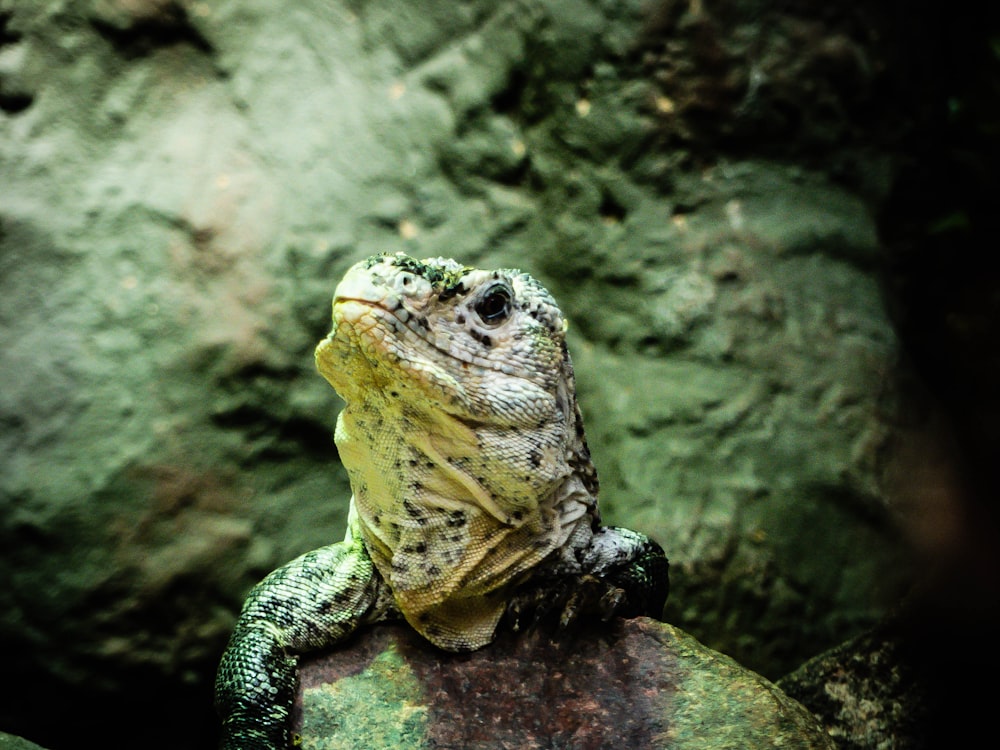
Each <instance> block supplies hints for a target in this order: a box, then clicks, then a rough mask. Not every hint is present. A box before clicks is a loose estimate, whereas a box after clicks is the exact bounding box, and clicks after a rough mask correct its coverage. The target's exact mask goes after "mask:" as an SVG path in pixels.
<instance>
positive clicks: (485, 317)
mask: <svg viewBox="0 0 1000 750" xmlns="http://www.w3.org/2000/svg"><path fill="white" fill-rule="evenodd" d="M510 296H511V295H510V289H508V288H507V287H506V286H505V285H504V284H496V285H494V286H492V287H490V288H489V289H488V290H486V294H484V295H483V296H482V298H480V300H479V301H478V302H477V303H476V313H477V314H478V315H479V317H480V318H481V319H482V321H483V322H484V323H488V324H490V325H497V324H499V323H502V322H503V321H505V320H506V319H507V317H508V316H509V315H510Z"/></svg>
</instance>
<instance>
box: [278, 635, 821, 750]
mask: <svg viewBox="0 0 1000 750" xmlns="http://www.w3.org/2000/svg"><path fill="white" fill-rule="evenodd" d="M301 674H302V678H301V684H300V687H299V695H298V701H297V704H296V712H297V718H296V722H297V730H298V731H300V732H301V734H302V737H303V743H302V747H303V749H304V750H312V749H318V748H324V749H325V750H333V749H334V748H345V749H346V748H357V747H371V748H389V747H406V748H414V749H417V748H442V747H452V748H470V749H481V750H486V749H487V748H490V749H492V748H498V747H521V748H532V747H572V748H592V749H594V750H597V749H598V748H616V749H617V748H622V747H635V748H650V749H653V748H663V749H666V748H670V749H671V750H682V749H687V748H690V749H691V750H695V749H697V750H701V749H702V748H707V747H711V748H715V749H716V750H721V749H724V748H733V749H734V750H735V748H740V749H741V750H753V749H754V748H772V747H783V748H817V749H818V748H832V747H833V744H832V742H831V740H830V738H829V737H828V736H827V735H826V734H825V733H824V732H823V731H822V730H821V729H820V728H819V726H818V725H817V723H816V721H815V720H814V719H813V717H812V716H811V715H810V714H809V713H808V712H807V711H806V710H805V709H804V708H803V707H802V706H800V705H799V704H797V703H796V702H795V701H793V700H791V699H789V698H788V697H787V696H786V695H785V694H783V693H782V692H781V691H780V690H778V689H777V688H776V687H775V686H774V685H772V684H771V683H770V682H768V681H767V680H765V679H764V678H762V677H760V676H759V675H757V674H754V673H753V672H750V671H748V670H746V669H743V668H742V667H740V666H739V665H737V664H736V663H735V662H734V661H733V660H732V659H729V658H728V657H725V656H723V655H722V654H719V653H717V652H715V651H712V650H711V649H709V648H706V647H705V646H703V645H701V644H700V643H698V641H696V640H695V639H694V638H692V637H691V636H690V635H687V634H686V633H684V632H683V631H681V630H679V629H677V628H675V627H673V626H671V625H667V624H664V623H659V622H656V621H654V620H650V619H648V618H638V619H635V620H629V621H622V620H618V621H616V622H614V623H613V624H611V625H609V626H608V627H607V630H606V631H600V630H594V629H591V630H588V631H586V632H577V633H574V634H568V635H564V636H561V637H560V638H558V639H553V638H551V637H550V636H549V635H547V634H545V633H543V632H542V631H540V630H534V631H531V632H529V633H527V634H523V635H512V634H508V635H505V636H502V637H501V638H499V639H498V640H497V641H496V642H495V643H493V644H492V645H490V646H488V647H486V648H484V649H481V650H479V651H475V652H472V653H469V654H448V653H443V652H441V651H439V650H437V649H435V648H433V647H432V646H430V645H429V644H428V643H427V642H426V641H424V640H423V639H421V638H420V637H419V636H418V635H417V634H416V633H414V632H413V631H412V630H411V629H410V628H408V627H406V626H405V625H383V626H378V627H376V628H373V629H371V630H368V631H366V632H365V633H364V634H363V635H361V636H359V637H357V638H355V639H353V640H352V641H350V642H349V643H348V644H347V645H345V646H344V647H343V648H341V649H338V650H336V651H333V652H331V653H328V654H326V655H323V656H319V657H313V658H309V659H307V660H305V661H304V662H303V664H302V672H301Z"/></svg>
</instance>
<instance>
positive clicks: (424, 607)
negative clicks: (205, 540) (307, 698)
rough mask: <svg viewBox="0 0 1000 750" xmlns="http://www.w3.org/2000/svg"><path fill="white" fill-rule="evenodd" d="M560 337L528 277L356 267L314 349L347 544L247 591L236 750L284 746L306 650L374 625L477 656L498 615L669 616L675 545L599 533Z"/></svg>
mask: <svg viewBox="0 0 1000 750" xmlns="http://www.w3.org/2000/svg"><path fill="white" fill-rule="evenodd" d="M565 332H566V322H565V320H564V318H563V317H562V314H561V313H560V311H559V308H558V307H557V306H556V303H555V301H554V300H553V299H552V297H551V296H550V295H549V293H548V292H547V291H546V290H545V289H544V288H543V287H542V286H541V285H540V284H539V283H538V282H537V281H535V280H534V279H533V278H531V277H530V276H528V275H527V274H524V273H521V272H520V271H515V270H498V271H483V270H477V269H472V268H467V267H464V266H462V265H460V264H458V263H456V262H455V261H452V260H446V259H443V258H436V259H428V260H422V261H418V260H414V259H412V258H409V257H407V256H404V255H380V256H375V257H372V258H369V259H368V260H366V261H363V262H361V263H358V264H356V265H355V266H353V267H352V268H351V269H350V270H349V271H348V272H347V275H346V276H345V277H344V279H343V281H342V282H341V283H340V284H339V285H338V287H337V289H336V292H335V294H334V301H333V330H332V332H331V333H330V335H329V336H327V338H326V339H324V340H323V341H322V342H321V343H320V344H319V346H318V347H317V349H316V364H317V367H318V368H319V371H320V373H321V374H322V375H323V376H324V377H325V378H326V379H327V380H328V381H329V382H330V384H331V385H333V387H334V389H335V390H336V391H337V393H338V394H340V396H341V397H342V398H343V399H344V401H345V402H346V403H347V406H346V408H345V409H344V410H343V412H341V414H340V417H339V418H338V420H337V428H336V433H335V441H336V444H337V447H338V449H339V451H340V457H341V460H342V461H343V464H344V466H345V468H346V469H347V472H348V475H349V477H350V481H351V488H352V490H353V492H354V495H353V497H352V499H351V506H350V514H349V518H348V529H347V535H346V537H345V539H344V541H343V542H340V543H339V544H333V545H330V546H328V547H323V548H320V549H318V550H314V551H312V552H309V553H307V554H305V555H303V556H302V557H299V558H298V559H296V560H293V561H292V562H290V563H288V564H287V565H285V566H284V567H281V568H279V569H278V570H276V571H274V572H273V573H271V574H270V575H269V576H267V577H266V578H265V579H264V580H263V581H262V582H261V583H260V584H258V585H257V586H256V587H255V588H254V589H253V590H252V591H251V593H250V595H249V597H248V598H247V601H246V603H245V604H244V607H243V611H242V613H241V614H240V618H239V620H238V622H237V625H236V628H235V630H234V632H233V635H232V637H231V639H230V642H229V645H228V647H227V649H226V652H225V653H224V654H223V657H222V662H221V664H220V665H219V671H218V676H217V679H216V706H217V708H218V711H219V713H220V715H221V717H222V722H223V739H222V744H221V747H223V748H225V750H236V749H237V748H238V749H239V750H257V749H258V748H261V749H263V748H267V749H268V750H276V749H278V748H285V747H287V746H288V744H289V742H290V738H289V729H288V720H289V715H290V710H291V704H292V700H293V696H294V690H295V686H296V679H297V658H298V655H300V654H303V653H307V652H311V651H316V650H319V649H322V648H325V647H329V646H331V645H333V644H336V643H337V642H338V641H340V640H342V639H344V638H345V637H347V636H348V635H350V634H351V633H352V632H353V631H354V630H355V629H357V628H358V627H359V626H361V625H364V624H370V623H375V622H379V621H383V620H391V619H399V618H403V619H405V620H406V621H407V622H408V623H409V624H410V625H411V626H412V627H413V628H414V629H415V630H416V631H417V632H418V633H420V634H421V635H422V636H424V637H425V638H426V639H427V640H428V641H430V642H431V643H433V644H435V645H436V646H438V647H440V648H442V649H445V650H448V651H468V650H473V649H477V648H480V647H482V646H485V645H486V644H488V643H490V642H491V641H492V640H493V638H494V634H495V633H496V631H497V628H498V626H499V625H500V623H501V620H504V621H505V623H506V624H507V625H509V626H510V627H512V628H515V629H516V628H519V627H521V625H522V624H523V623H524V622H525V621H531V620H533V619H535V618H537V617H538V616H540V615H546V614H548V613H550V612H553V613H554V614H558V616H559V621H560V623H561V624H562V625H568V624H569V623H570V622H571V621H573V620H575V619H576V618H577V617H578V616H579V615H580V614H581V613H584V612H588V613H596V614H598V615H600V616H601V617H602V618H604V619H608V618H610V617H612V616H614V615H620V616H625V617H631V616H636V615H640V614H648V615H652V616H655V617H658V616H660V614H661V613H662V609H663V604H664V602H665V600H666V597H667V591H668V578H667V560H666V557H665V556H664V554H663V550H662V549H661V548H660V547H659V545H657V544H656V543H655V542H653V541H652V540H650V539H648V538H647V537H645V536H643V535H642V534H638V533H636V532H633V531H629V530H628V529H620V528H614V527H605V526H602V525H601V518H600V513H599V511H598V508H597V489H598V482H597V474H596V472H595V470H594V467H593V464H592V463H591V460H590V453H589V451H588V449H587V443H586V439H585V437H584V431H583V422H582V420H581V416H580V411H579V408H578V407H577V403H576V394H575V381H574V377H573V366H572V363H571V361H570V357H569V353H568V350H567V348H566V342H565Z"/></svg>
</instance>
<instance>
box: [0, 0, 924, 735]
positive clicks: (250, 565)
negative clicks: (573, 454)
mask: <svg viewBox="0 0 1000 750" xmlns="http://www.w3.org/2000/svg"><path fill="white" fill-rule="evenodd" d="M709 5H713V4H708V3H706V4H704V6H709ZM744 5H746V6H747V7H745V8H744V7H742V6H741V9H740V10H739V12H737V10H736V9H730V10H729V11H727V13H726V14H719V13H716V12H715V11H714V9H713V8H711V7H703V4H702V3H672V2H664V3H659V4H657V3H653V4H649V3H643V2H638V0H636V2H599V1H597V0H594V1H593V2H588V1H586V0H548V1H547V2H541V1H539V2H528V1H525V2H505V3H495V2H487V1H486V0H481V1H475V0H473V1H470V2H464V3H452V2H433V1H432V0H424V1H422V2H421V1H418V0H413V1H402V0H397V1H396V2H386V1H381V2H380V1H378V0H375V1H372V2H349V1H347V0H342V1H340V2H335V1H333V0H322V1H320V0H308V1H303V2H296V3H287V4H282V3H268V2H255V1H252V0H243V1H236V0H204V1H195V0H93V1H91V2H82V1H81V2H70V1H68V0H47V1H46V2H36V1H35V0H0V378H2V391H0V425H2V431H0V446H2V447H0V548H2V549H3V550H4V552H3V555H2V557H0V575H2V577H3V580H4V581H5V582H6V584H5V585H4V586H3V587H0V638H2V640H3V642H4V644H5V651H6V652H7V653H9V654H10V656H9V657H5V673H6V674H8V675H13V677H8V678H6V679H7V681H8V684H25V685H29V686H31V689H30V690H24V691H17V694H16V695H14V696H13V697H12V698H10V699H8V700H6V701H4V703H3V706H0V728H4V729H9V730H11V731H16V732H18V733H20V734H23V735H25V736H28V737H32V738H35V739H38V740H39V741H44V742H50V741H51V744H52V745H53V746H56V745H57V744H58V743H59V742H62V743H65V742H66V738H67V737H76V736H82V735H81V734H80V733H83V734H87V733H91V732H97V733H98V734H96V735H91V734H87V736H88V737H90V736H100V738H101V743H102V744H103V745H104V746H107V747H126V746H129V747H134V746H135V745H136V744H141V745H143V746H144V747H147V748H158V747H177V746H187V747H208V746H210V745H211V732H212V727H213V721H214V720H213V717H212V715H211V712H210V708H209V701H210V683H211V679H212V676H213V671H214V667H215V663H216V661H217V658H218V655H219V653H220V651H221V649H222V646H223V645H224V642H225V639H226V637H227V635H228V631H229V629H230V628H231V626H232V623H233V620H234V617H235V613H236V611H237V610H238V608H239V605H240V603H241V601H242V598H243V596H244V595H245V593H246V591H247V589H248V587H249V586H250V585H252V584H253V583H254V582H255V581H256V580H257V579H259V578H260V577H261V576H262V575H263V574H264V573H266V572H267V571H268V570H270V569H272V568H273V567H275V566H276V565H278V564H280V563H281V562H284V561H286V560H288V559H290V558H291V557H293V556H295V555H296V554H298V553H300V552H303V551H305V550H306V549H309V548H311V547H315V546H318V545H320V544H324V543H328V542H330V541H332V540H335V539H337V538H339V537H340V535H341V534H342V533H343V524H344V519H345V512H346V507H347V499H348V497H349V494H350V490H349V487H348V484H347V480H346V476H345V475H344V472H343V471H342V470H341V467H340V465H339V463H338V461H337V455H336V451H335V449H334V447H333V443H332V427H333V422H334V419H335V416H336V413H337V411H338V409H339V405H338V402H337V398H336V396H335V394H334V393H333V392H332V391H331V390H330V389H329V387H328V386H326V385H325V384H324V383H323V382H322V381H321V379H320V378H319V377H318V376H317V375H316V374H315V372H314V370H313V364H312V348H313V346H314V345H315V343H316V342H317V341H318V340H319V339H320V338H321V337H322V336H323V335H324V334H325V333H326V330H327V327H328V324H329V323H328V320H329V298H330V295H331V292H332V290H333V287H334V285H335V284H336V282H337V280H338V279H339V278H340V276H341V274H342V273H343V271H344V270H345V269H346V268H347V267H348V266H349V265H350V264H351V263H353V262H354V261H356V260H358V259H360V258H362V257H365V256H366V255H369V254H371V253H374V252H380V251H389V252H393V251H398V250H402V251H405V252H407V253H409V254H412V255H417V256H427V255H435V256H436V255H446V256H454V257H456V258H458V259H460V260H462V261H463V262H465V263H468V264H473V265H481V266H494V265H502V266H514V267H522V268H524V269H525V270H528V271H530V272H532V273H533V274H535V275H537V276H538V277H540V278H541V279H543V280H544V281H545V282H546V283H547V284H548V285H549V286H550V288H551V289H552V291H553V292H554V294H555V295H556V297H557V299H559V300H560V302H561V304H562V305H563V307H564V310H565V311H566V313H567V314H568V316H569V318H570V320H571V341H570V343H571V351H572V353H573V356H574V358H575V361H576V365H577V371H578V378H579V391H580V397H581V403H582V408H583V411H584V415H585V418H586V422H587V426H588V434H589V437H590V443H591V448H592V451H593V453H594V456H595V461H596V463H597V466H598V470H599V471H600V474H601V478H602V483H603V484H602V487H603V494H602V503H603V507H604V509H605V515H606V520H607V521H608V522H610V523H619V524H623V525H628V526H631V527H634V528H638V529H641V530H642V531H645V532H647V533H649V534H651V535H653V536H654V537H656V538H657V539H658V540H659V541H660V542H661V543H662V544H663V546H664V547H665V548H666V549H667V551H668V553H669V555H670V557H671V560H672V563H673V592H672V594H671V600H670V602H669V603H668V610H667V615H668V619H669V620H670V621H671V622H673V623H675V624H677V625H679V626H681V627H683V628H685V629H686V630H688V631H690V632H691V633H693V634H694V635H695V636H697V637H699V638H700V639H702V640H703V641H705V642H706V643H707V644H709V645H711V646H713V647H715V648H718V649H720V650H722V651H725V652H726V653H729V654H731V655H732V656H734V657H735V658H737V659H738V660H739V661H741V662H742V663H744V664H746V665H747V666H749V667H751V668H753V669H757V670H760V671H762V672H763V673H764V674H765V675H767V676H770V677H777V676H780V675H781V674H783V673H784V672H785V671H787V670H789V669H791V668H792V667H794V666H795V665H797V664H798V663H800V662H801V661H803V660H804V659H805V658H807V657H809V656H812V655H813V654H815V653H817V652H818V651H820V650H822V649H823V648H826V647H828V646H830V645H833V644H834V643H837V642H840V641H842V640H844V639H845V638H847V637H849V636H851V635H854V634H855V633H857V632H858V631H859V630H860V629H861V628H863V627H864V626H866V625H868V624H870V623H871V622H872V621H874V620H875V619H876V618H877V617H878V616H879V614H880V613H881V612H882V611H883V609H884V608H885V607H886V606H887V605H890V604H892V603H893V602H895V601H896V598H897V596H898V595H899V593H900V591H901V587H902V586H903V585H904V584H905V582H906V580H907V572H908V567H907V556H906V545H905V544H904V543H903V540H902V538H901V535H900V532H899V531H898V529H897V527H896V525H895V524H894V522H893V519H892V515H893V509H892V508H891V507H890V505H889V504H888V503H887V501H886V499H885V497H886V495H885V493H884V492H883V488H882V481H883V478H884V460H883V459H884V456H885V454H886V451H887V450H888V448H889V447H890V445H891V439H892V438H893V434H894V404H895V403H896V394H895V391H894V375H895V372H896V367H897V350H898V345H897V340H896V336H895V334H894V331H893V328H892V326H891V325H890V322H889V320H888V316H887V313H886V310H885V307H884V305H883V302H882V300H881V296H880V292H879V288H878V284H877V281H876V275H875V270H876V268H877V266H878V263H879V257H880V253H881V246H880V240H879V236H878V233H877V231H876V224H875V219H874V215H875V210H876V206H877V204H878V200H879V199H880V198H881V197H882V195H884V191H885V189H886V185H887V182H888V179H889V176H890V162H889V160H888V159H886V158H885V156H884V155H883V154H882V152H881V151H880V150H879V148H880V142H879V138H880V137H882V136H884V135H885V133H883V132H882V131H881V130H878V131H877V132H875V131H873V130H872V127H873V126H871V123H872V122H881V121H880V120H878V114H879V112H878V111H872V107H873V106H874V105H873V102H874V101H875V100H876V98H877V97H876V94H877V92H878V85H879V78H878V71H880V70H882V69H883V67H884V66H881V64H882V62H883V61H881V60H880V59H878V56H877V55H878V53H877V50H878V49H879V48H878V47H877V45H876V44H875V40H874V37H873V36H872V35H871V29H872V28H873V27H872V25H871V24H870V23H868V21H869V20H871V19H867V18H865V17H864V15H863V13H862V11H861V10H859V9H850V10H849V12H847V11H845V12H844V13H843V14H838V13H837V12H834V11H831V12H830V13H818V12H817V11H812V10H810V7H811V6H810V5H809V4H808V3H803V4H801V5H802V7H801V8H800V7H798V6H797V5H796V4H791V5H790V6H789V8H788V9H786V11H785V13H783V14H782V15H778V14H776V13H773V12H772V11H770V10H768V9H767V8H766V7H764V6H766V4H757V3H748V4H744ZM758 5H760V6H761V7H757V6H758ZM859 13H860V14H861V15H860V16H859V15H858V14H859ZM866 128H867V129H866ZM873 133H874V134H873ZM154 695H155V696H157V697H155V698H154V697H153V696H154ZM53 713H55V717H54V716H53ZM178 716H180V717H183V718H177V717H178ZM56 718H58V721H56ZM109 732H110V735H111V736H108V733H109ZM139 739H141V742H138V740H139Z"/></svg>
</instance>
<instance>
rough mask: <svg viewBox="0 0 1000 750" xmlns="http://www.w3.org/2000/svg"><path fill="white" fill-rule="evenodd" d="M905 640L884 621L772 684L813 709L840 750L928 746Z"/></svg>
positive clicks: (923, 697) (917, 675)
mask: <svg viewBox="0 0 1000 750" xmlns="http://www.w3.org/2000/svg"><path fill="white" fill-rule="evenodd" d="M910 641H911V639H910V638H909V637H908V633H907V632H906V630H905V629H903V628H902V627H901V624H900V623H899V622H897V621H895V620H886V621H884V622H882V623H880V624H879V625H878V626H877V627H875V628H872V629H871V630H868V631H866V632H864V633H862V634H861V635H858V636H856V637H855V638H852V639H850V640H849V641H847V642H845V643H843V644H841V645H840V646H837V647H836V648H833V649H830V650H829V651H827V652H825V653H823V654H820V655H819V656H816V657H814V658H813V659H810V660H809V661H808V662H806V663H805V664H803V665H802V666H801V667H799V669H797V670H796V671H794V672H792V673H791V674H789V675H786V676H785V677H782V678H781V679H780V680H779V681H778V683H777V684H778V686H779V687H780V688H781V689H782V690H784V691H785V693H787V694H788V695H790V696H791V697H793V698H795V699H796V700H798V701H800V702H801V703H802V705H804V706H805V707H806V708H808V709H809V710H810V711H812V713H813V714H814V715H815V716H816V717H817V718H818V719H819V720H820V722H821V723H822V725H823V727H824V728H825V729H826V731H827V732H828V733H829V734H830V736H831V737H832V738H833V739H834V740H835V741H836V743H837V747H838V748H841V750H880V748H888V747H891V748H893V749H894V750H922V749H923V748H931V747H933V745H932V744H928V721H929V719H930V710H931V707H930V705H929V702H928V697H929V691H928V684H927V682H926V673H925V672H923V671H922V670H921V669H920V668H919V667H918V666H917V662H916V661H915V659H914V656H917V655H916V654H914V652H913V649H912V645H911V643H910ZM918 658H919V657H918Z"/></svg>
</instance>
